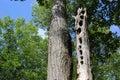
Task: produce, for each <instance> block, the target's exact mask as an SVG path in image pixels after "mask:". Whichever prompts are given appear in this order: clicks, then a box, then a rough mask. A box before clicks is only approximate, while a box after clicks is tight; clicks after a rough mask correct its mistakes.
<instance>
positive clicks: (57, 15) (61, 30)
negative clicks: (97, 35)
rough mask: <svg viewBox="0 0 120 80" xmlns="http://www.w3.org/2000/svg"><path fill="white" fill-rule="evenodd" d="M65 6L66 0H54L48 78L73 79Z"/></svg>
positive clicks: (55, 79)
mask: <svg viewBox="0 0 120 80" xmlns="http://www.w3.org/2000/svg"><path fill="white" fill-rule="evenodd" d="M65 6H66V0H54V4H53V7H52V10H51V14H52V15H51V25H50V29H49V45H48V76H47V80H71V79H72V78H71V76H72V74H71V72H72V49H71V39H70V35H69V32H68V28H67V22H66V7H65Z"/></svg>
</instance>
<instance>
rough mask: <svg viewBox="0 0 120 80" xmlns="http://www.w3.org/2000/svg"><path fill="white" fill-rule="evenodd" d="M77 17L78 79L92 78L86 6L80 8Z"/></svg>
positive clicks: (90, 79) (89, 79)
mask: <svg viewBox="0 0 120 80" xmlns="http://www.w3.org/2000/svg"><path fill="white" fill-rule="evenodd" d="M73 17H74V18H75V32H76V51H77V61H78V63H77V75H78V76H77V80H92V73H91V67H90V50H89V39H88V31H87V20H86V19H87V15H86V8H84V9H83V8H79V9H78V11H77V16H73Z"/></svg>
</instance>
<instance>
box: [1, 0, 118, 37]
mask: <svg viewBox="0 0 120 80" xmlns="http://www.w3.org/2000/svg"><path fill="white" fill-rule="evenodd" d="M32 3H36V0H25V1H23V2H20V1H14V0H0V18H4V17H5V16H10V17H11V18H13V19H15V20H16V19H17V18H25V20H26V22H28V21H30V20H31V19H32ZM110 30H111V31H112V32H117V35H119V36H120V28H118V27H117V26H115V25H113V26H112V27H111V28H110ZM38 31H39V35H41V36H43V37H44V32H45V31H43V30H41V29H39V30H38Z"/></svg>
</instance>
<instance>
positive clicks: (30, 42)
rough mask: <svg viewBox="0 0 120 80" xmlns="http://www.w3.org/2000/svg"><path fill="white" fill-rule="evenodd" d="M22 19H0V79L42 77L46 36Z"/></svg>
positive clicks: (44, 65)
mask: <svg viewBox="0 0 120 80" xmlns="http://www.w3.org/2000/svg"><path fill="white" fill-rule="evenodd" d="M37 30H38V28H37V27H36V26H34V25H32V24H31V23H27V24H25V20H24V19H17V20H16V21H14V20H12V19H10V17H5V18H4V19H3V20H0V31H1V33H0V80H45V79H46V72H47V70H46V67H47V43H48V40H47V39H42V37H40V36H38V33H37Z"/></svg>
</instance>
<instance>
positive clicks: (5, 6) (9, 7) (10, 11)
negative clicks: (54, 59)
mask: <svg viewBox="0 0 120 80" xmlns="http://www.w3.org/2000/svg"><path fill="white" fill-rule="evenodd" d="M33 3H36V0H25V1H23V2H20V1H14V0H0V18H4V17H5V16H10V17H11V18H12V19H15V20H16V19H17V18H25V21H26V22H28V21H30V20H31V19H32V4H33ZM44 33H45V31H43V30H41V29H39V30H38V34H39V35H41V36H42V37H45V35H44Z"/></svg>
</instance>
